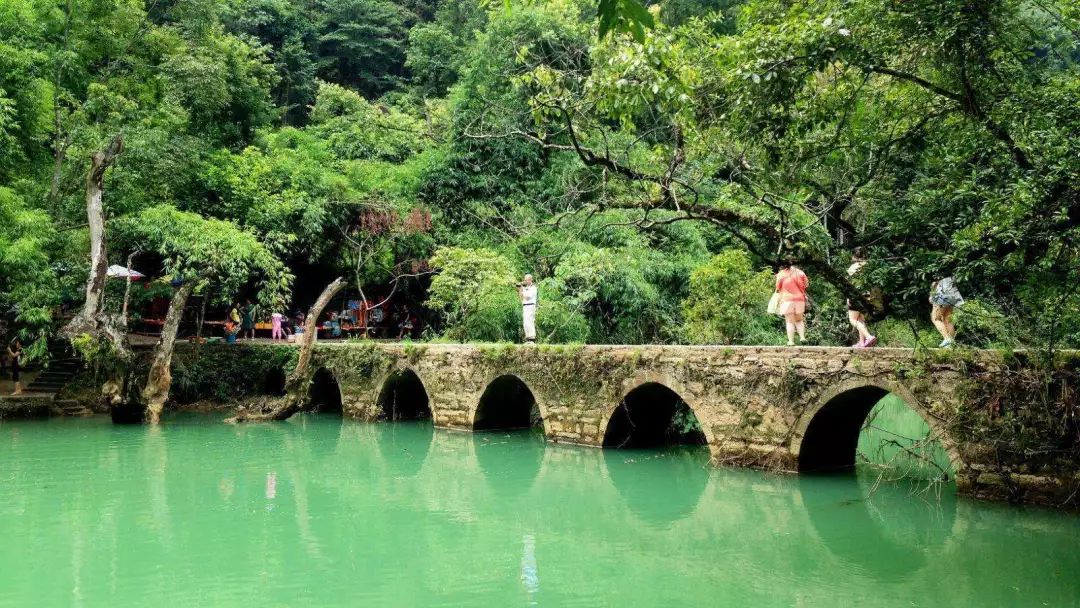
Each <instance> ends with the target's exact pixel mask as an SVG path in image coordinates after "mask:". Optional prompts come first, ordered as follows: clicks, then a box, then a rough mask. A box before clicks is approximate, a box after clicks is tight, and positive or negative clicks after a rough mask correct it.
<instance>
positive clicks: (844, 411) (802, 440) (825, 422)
mask: <svg viewBox="0 0 1080 608" xmlns="http://www.w3.org/2000/svg"><path fill="white" fill-rule="evenodd" d="M889 393H892V394H894V395H896V396H898V397H900V398H901V399H902V400H903V401H904V403H905V404H906V405H907V406H908V407H909V408H911V410H912V411H914V412H915V413H917V414H918V415H919V416H921V417H922V418H923V420H925V421H926V423H927V425H929V427H930V433H931V435H932V436H933V437H935V438H936V439H937V440H938V441H939V442H940V444H941V446H942V448H943V449H944V450H945V453H946V454H948V456H949V461H950V462H951V464H952V469H953V474H954V475H955V474H956V473H957V472H959V471H960V470H961V469H962V466H963V461H962V460H961V458H960V453H959V451H958V450H957V448H956V444H955V443H954V442H953V440H952V437H951V436H950V435H949V434H948V432H947V431H946V429H945V428H944V424H943V423H942V422H941V421H940V420H939V419H938V418H937V417H936V416H934V415H933V414H931V413H930V412H928V411H927V410H926V409H925V407H924V406H923V405H922V403H921V402H920V401H919V400H918V399H916V398H915V396H914V395H912V394H911V392H910V391H908V390H907V388H905V387H904V386H902V385H900V384H897V383H894V382H889V381H873V382H871V381H866V380H861V379H859V380H848V381H846V382H842V383H840V384H839V385H837V386H834V387H832V388H831V389H829V390H828V391H826V392H825V393H824V394H823V395H822V396H821V397H820V398H818V399H817V401H816V402H815V403H814V404H813V405H812V407H810V408H808V409H807V410H806V411H805V412H803V413H802V415H801V416H800V418H799V420H798V421H797V423H796V425H795V429H794V431H795V432H794V433H793V435H792V439H791V447H790V450H791V454H792V456H793V457H794V458H795V459H796V460H797V462H798V466H799V470H800V471H840V470H850V469H852V468H854V466H855V456H856V450H857V448H858V443H859V433H860V432H861V431H862V426H863V422H865V420H866V417H867V415H868V414H869V413H870V410H872V409H873V408H874V406H875V405H876V404H877V402H878V401H881V399H882V398H883V397H885V396H886V395H888V394H889Z"/></svg>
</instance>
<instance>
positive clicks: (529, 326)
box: [518, 274, 536, 343]
mask: <svg viewBox="0 0 1080 608" xmlns="http://www.w3.org/2000/svg"><path fill="white" fill-rule="evenodd" d="M518 296H520V297H521V319H522V324H523V325H524V326H525V341H526V342H529V343H533V342H536V285H534V284H533V276H532V275H531V274H527V275H525V280H523V281H522V282H521V283H519V284H518Z"/></svg>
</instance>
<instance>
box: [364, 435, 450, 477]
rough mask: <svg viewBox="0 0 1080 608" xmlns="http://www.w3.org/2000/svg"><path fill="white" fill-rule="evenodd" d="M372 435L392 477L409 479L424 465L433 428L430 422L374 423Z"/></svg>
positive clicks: (432, 436) (429, 447)
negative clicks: (375, 427)
mask: <svg viewBox="0 0 1080 608" xmlns="http://www.w3.org/2000/svg"><path fill="white" fill-rule="evenodd" d="M375 425H378V427H379V428H377V429H373V430H374V431H375V432H374V433H373V434H372V437H373V439H374V440H375V442H376V445H378V447H379V453H380V454H381V455H382V458H383V463H384V464H385V465H386V468H387V469H388V470H389V471H390V472H391V473H392V474H394V475H397V476H402V477H412V476H414V475H416V474H417V473H418V472H419V471H420V467H422V466H424V461H425V460H427V456H428V453H429V452H430V451H431V442H432V439H433V438H434V436H435V428H434V427H433V426H432V425H431V422H430V421H419V422H375V423H369V426H375Z"/></svg>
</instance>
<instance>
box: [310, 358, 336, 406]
mask: <svg viewBox="0 0 1080 608" xmlns="http://www.w3.org/2000/svg"><path fill="white" fill-rule="evenodd" d="M341 404H342V393H341V387H340V386H338V381H337V377H335V376H334V373H333V372H331V371H330V370H329V369H327V368H325V367H320V368H319V369H318V370H317V371H316V372H315V375H313V376H312V377H311V384H310V385H309V386H308V407H309V408H310V409H312V410H314V411H316V412H319V413H321V414H340V413H341Z"/></svg>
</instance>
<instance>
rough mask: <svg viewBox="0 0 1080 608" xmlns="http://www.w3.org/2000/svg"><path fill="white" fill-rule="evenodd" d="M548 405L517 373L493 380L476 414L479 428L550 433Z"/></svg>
mask: <svg viewBox="0 0 1080 608" xmlns="http://www.w3.org/2000/svg"><path fill="white" fill-rule="evenodd" d="M546 427H547V412H546V408H545V407H544V406H543V404H541V403H540V401H539V400H538V399H537V398H536V397H535V395H534V393H533V392H532V390H530V389H529V386H528V385H527V384H525V382H524V381H523V380H522V379H521V378H519V377H518V376H516V375H514V374H503V375H501V376H498V377H496V378H494V379H492V380H491V381H489V382H488V383H487V384H486V385H485V386H484V392H483V394H481V395H480V400H479V402H478V403H477V404H476V406H475V408H474V410H473V414H472V428H473V430H475V431H493V430H510V429H528V428H541V429H543V430H544V431H545V435H546V434H547V432H546V431H547V428H546Z"/></svg>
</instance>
